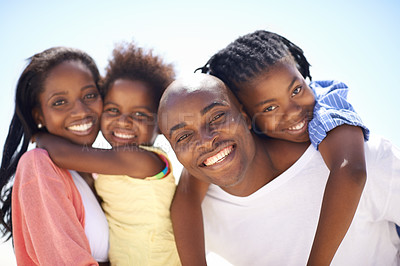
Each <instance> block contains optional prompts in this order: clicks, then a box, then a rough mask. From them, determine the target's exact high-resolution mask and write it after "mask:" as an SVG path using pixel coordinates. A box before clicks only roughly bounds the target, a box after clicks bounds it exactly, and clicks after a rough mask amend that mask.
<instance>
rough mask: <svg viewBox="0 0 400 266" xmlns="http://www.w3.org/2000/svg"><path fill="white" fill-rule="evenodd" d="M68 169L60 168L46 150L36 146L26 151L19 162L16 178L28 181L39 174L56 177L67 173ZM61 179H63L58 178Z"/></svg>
mask: <svg viewBox="0 0 400 266" xmlns="http://www.w3.org/2000/svg"><path fill="white" fill-rule="evenodd" d="M67 172H68V171H67V170H65V169H61V168H59V167H58V166H57V165H55V164H54V162H53V161H52V160H51V158H50V156H49V154H48V153H47V151H46V150H44V149H40V148H35V149H32V150H29V151H27V152H25V153H24V154H23V155H22V156H21V159H20V160H19V162H18V166H17V172H16V179H24V180H25V182H28V181H29V180H28V179H32V178H35V177H37V176H41V179H43V177H45V176H47V177H52V176H53V177H54V176H64V175H67ZM57 180H59V181H61V179H59V178H57Z"/></svg>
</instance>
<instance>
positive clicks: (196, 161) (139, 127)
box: [0, 30, 400, 265]
mask: <svg viewBox="0 0 400 266" xmlns="http://www.w3.org/2000/svg"><path fill="white" fill-rule="evenodd" d="M309 66H310V65H309V63H308V61H307V60H306V58H305V57H304V54H303V51H302V50H301V49H300V48H299V47H298V46H296V45H295V44H293V43H292V42H290V41H289V40H287V39H285V38H284V37H282V36H280V35H278V34H275V33H272V32H268V31H264V30H261V31H256V32H253V33H250V34H247V35H244V36H241V37H239V38H238V39H237V40H235V41H234V42H232V43H231V44H229V45H228V46H227V47H226V48H224V49H222V50H220V51H219V52H218V53H216V54H215V55H214V56H213V57H211V59H210V60H209V61H208V62H207V64H206V65H205V66H204V67H202V68H200V70H201V71H202V72H203V73H195V74H193V75H190V76H186V77H183V78H179V79H177V80H175V74H174V70H173V67H172V65H170V64H167V63H165V62H163V60H162V58H160V57H158V56H155V55H153V53H152V51H146V50H143V49H142V48H140V47H137V46H136V45H135V44H133V43H122V44H119V45H117V47H116V48H115V49H114V51H113V54H112V57H111V59H110V61H109V64H108V66H107V68H106V75H105V77H101V76H100V75H99V71H98V69H97V67H96V65H95V62H94V60H93V59H92V58H91V57H90V56H89V55H87V54H86V53H84V52H82V51H80V50H77V49H71V48H66V47H54V48H50V49H48V50H45V51H43V52H41V53H38V54H36V55H34V56H33V57H31V58H30V60H29V64H28V66H27V67H26V68H25V70H24V71H23V73H22V74H21V77H20V79H19V81H18V84H17V90H16V98H15V100H16V107H15V113H14V116H13V119H12V122H11V125H10V129H9V134H8V136H7V139H6V142H5V145H4V149H3V157H2V164H1V173H0V174H1V176H0V187H1V210H0V212H1V216H2V220H1V222H2V232H3V235H4V236H8V237H11V238H12V240H13V243H14V249H15V255H16V258H17V263H18V264H21V265H108V264H112V265H206V263H207V262H206V252H207V251H210V252H215V253H217V254H219V255H220V256H222V257H223V258H225V259H226V260H227V261H229V262H230V263H232V264H233V265H330V264H332V265H398V264H399V263H400V258H399V254H398V253H399V249H400V238H399V236H398V235H397V232H396V224H400V150H399V149H398V148H397V147H395V146H393V145H392V144H391V143H390V142H389V141H387V140H385V139H382V138H380V137H377V136H375V135H373V134H371V136H370V133H369V130H368V128H367V127H365V125H364V124H363V123H362V121H361V119H360V117H359V116H358V115H357V113H356V112H355V111H354V109H353V107H352V106H351V105H350V104H349V103H348V102H347V99H346V98H347V92H348V89H347V86H346V85H345V84H344V83H341V82H337V81H311V75H310V71H309ZM99 130H101V133H102V134H103V136H104V137H105V139H106V140H107V141H108V142H109V144H110V145H111V146H112V148H111V149H96V148H92V147H91V145H92V144H93V142H94V140H95V139H96V137H97V135H98V133H99ZM160 133H162V134H163V135H164V136H165V137H166V138H167V140H168V141H169V142H170V144H171V147H172V148H173V151H174V152H175V154H176V156H177V158H178V160H179V161H180V163H181V164H182V165H183V166H184V169H183V171H182V174H181V176H180V178H179V182H178V185H177V186H176V185H175V179H174V175H173V169H172V167H171V162H170V161H169V159H168V158H167V155H166V154H165V153H164V152H163V151H162V150H160V149H158V148H156V147H153V144H154V141H155V139H156V137H157V136H158V135H159V134H160ZM31 141H34V142H35V145H36V146H37V147H36V148H35V149H31V150H29V151H28V146H29V143H30V142H31Z"/></svg>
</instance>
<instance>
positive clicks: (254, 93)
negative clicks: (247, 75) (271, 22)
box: [238, 61, 315, 142]
mask: <svg viewBox="0 0 400 266" xmlns="http://www.w3.org/2000/svg"><path fill="white" fill-rule="evenodd" d="M238 97H239V99H240V101H241V102H242V103H243V104H244V107H245V109H246V111H247V112H248V113H249V115H250V116H251V117H252V122H253V130H254V131H255V132H257V133H261V134H265V135H267V136H270V137H272V138H278V139H285V140H289V141H293V142H305V141H308V140H309V137H308V122H309V121H310V120H311V119H312V114H313V109H314V104H315V98H314V94H313V92H312V90H311V89H310V88H309V87H308V85H307V84H306V82H305V80H304V78H303V77H302V75H301V74H300V72H299V71H298V70H297V68H296V67H295V65H294V64H292V63H290V62H287V61H282V62H280V63H277V64H276V66H274V67H273V68H272V69H270V70H269V71H268V72H266V73H263V74H260V76H258V77H257V78H255V81H253V82H250V83H249V84H248V85H246V89H244V90H243V91H239V93H238Z"/></svg>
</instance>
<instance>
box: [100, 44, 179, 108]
mask: <svg viewBox="0 0 400 266" xmlns="http://www.w3.org/2000/svg"><path fill="white" fill-rule="evenodd" d="M174 78H175V71H174V68H173V66H172V64H167V63H164V62H163V60H162V58H160V57H159V56H155V55H153V51H152V50H147V51H146V50H144V49H143V48H140V47H137V46H136V45H135V44H134V43H126V42H122V43H119V44H117V45H116V46H115V48H114V50H113V52H112V58H111V59H110V60H109V62H108V66H107V67H106V76H105V77H104V79H103V82H102V84H101V88H100V93H101V95H102V97H103V98H104V97H105V95H106V94H107V92H108V91H109V89H110V88H111V86H112V85H113V83H114V81H115V80H117V79H129V80H133V81H136V80H139V81H142V82H144V83H146V84H147V85H149V87H150V88H151V89H152V90H153V91H152V93H153V95H154V100H155V102H156V106H157V107H158V103H159V101H160V98H161V95H162V94H163V92H164V90H165V89H166V88H167V86H168V85H169V84H170V83H171V82H172V81H173V80H174Z"/></svg>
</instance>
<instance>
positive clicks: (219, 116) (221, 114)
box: [210, 113, 225, 124]
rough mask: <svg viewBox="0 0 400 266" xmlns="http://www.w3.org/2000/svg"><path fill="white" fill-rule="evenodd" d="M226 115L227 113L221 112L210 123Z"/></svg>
mask: <svg viewBox="0 0 400 266" xmlns="http://www.w3.org/2000/svg"><path fill="white" fill-rule="evenodd" d="M224 115H225V113H219V114H217V115H216V116H214V117H213V118H212V119H211V121H210V124H212V123H214V122H215V121H217V120H219V119H220V118H221V117H223V116H224Z"/></svg>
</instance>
